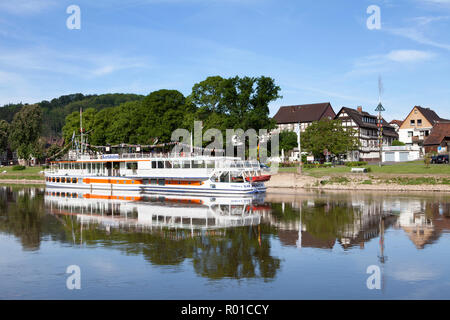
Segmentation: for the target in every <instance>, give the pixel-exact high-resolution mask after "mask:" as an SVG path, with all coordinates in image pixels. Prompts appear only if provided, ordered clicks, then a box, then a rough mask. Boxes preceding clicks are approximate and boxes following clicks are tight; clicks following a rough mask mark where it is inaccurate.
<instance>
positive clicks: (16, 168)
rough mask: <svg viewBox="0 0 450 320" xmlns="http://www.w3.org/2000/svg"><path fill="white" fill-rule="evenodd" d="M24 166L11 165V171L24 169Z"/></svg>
mask: <svg viewBox="0 0 450 320" xmlns="http://www.w3.org/2000/svg"><path fill="white" fill-rule="evenodd" d="M25 168H26V167H25V166H13V167H12V169H13V171H20V170H25Z"/></svg>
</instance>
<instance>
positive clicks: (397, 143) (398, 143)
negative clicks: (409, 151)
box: [392, 140, 405, 146]
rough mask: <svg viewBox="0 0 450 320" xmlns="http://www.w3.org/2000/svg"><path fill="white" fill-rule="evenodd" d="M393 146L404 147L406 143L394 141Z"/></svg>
mask: <svg viewBox="0 0 450 320" xmlns="http://www.w3.org/2000/svg"><path fill="white" fill-rule="evenodd" d="M392 145H393V146H404V145H405V143H404V142H401V141H398V140H394V141H392Z"/></svg>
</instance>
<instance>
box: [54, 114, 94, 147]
mask: <svg viewBox="0 0 450 320" xmlns="http://www.w3.org/2000/svg"><path fill="white" fill-rule="evenodd" d="M96 113H97V110H95V109H94V108H88V109H87V110H83V112H82V119H83V133H87V132H90V131H92V130H93V128H94V120H95V115H96ZM62 130H63V137H64V140H65V142H66V143H69V142H70V141H71V140H72V136H73V133H74V132H75V135H79V134H80V133H81V132H80V111H74V112H72V113H71V114H69V115H68V116H67V117H66V124H65V125H64V127H63V129H62Z"/></svg>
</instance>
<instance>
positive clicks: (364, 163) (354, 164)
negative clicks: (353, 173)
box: [345, 161, 367, 167]
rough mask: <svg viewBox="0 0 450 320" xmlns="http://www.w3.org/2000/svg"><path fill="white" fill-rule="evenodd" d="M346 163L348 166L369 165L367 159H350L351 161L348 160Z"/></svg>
mask: <svg viewBox="0 0 450 320" xmlns="http://www.w3.org/2000/svg"><path fill="white" fill-rule="evenodd" d="M345 165H346V166H347V167H362V166H367V162H366V161H350V162H346V163H345Z"/></svg>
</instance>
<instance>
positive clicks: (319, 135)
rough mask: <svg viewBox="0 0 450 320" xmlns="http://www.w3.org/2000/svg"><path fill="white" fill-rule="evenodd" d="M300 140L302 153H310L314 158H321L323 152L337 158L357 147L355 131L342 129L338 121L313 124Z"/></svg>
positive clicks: (346, 128)
mask: <svg viewBox="0 0 450 320" xmlns="http://www.w3.org/2000/svg"><path fill="white" fill-rule="evenodd" d="M300 138H301V147H302V151H307V152H311V153H312V154H313V155H314V156H316V157H323V155H324V151H325V150H327V151H328V152H330V153H331V154H333V155H335V156H338V155H343V154H346V153H347V152H349V151H352V150H356V149H358V147H359V139H358V137H357V135H356V130H354V129H352V128H349V127H343V126H342V123H341V121H339V120H321V121H318V122H313V123H312V124H311V125H310V126H309V127H308V128H307V129H306V130H305V132H304V133H302V134H301V136H300Z"/></svg>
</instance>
